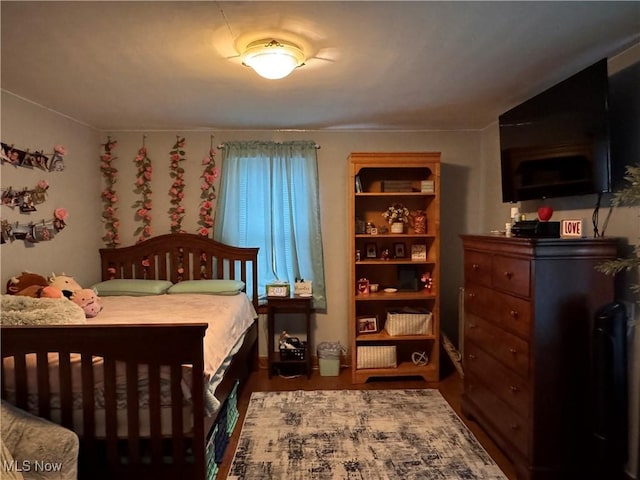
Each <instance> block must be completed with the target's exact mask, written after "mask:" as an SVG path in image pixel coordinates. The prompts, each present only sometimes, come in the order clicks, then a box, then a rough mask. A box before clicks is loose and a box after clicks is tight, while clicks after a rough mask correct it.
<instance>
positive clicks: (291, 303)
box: [267, 296, 313, 378]
mask: <svg viewBox="0 0 640 480" xmlns="http://www.w3.org/2000/svg"><path fill="white" fill-rule="evenodd" d="M281 313H285V314H286V313H302V314H304V317H305V327H306V330H305V333H306V336H307V338H306V344H305V349H304V359H296V358H294V359H283V358H281V356H280V351H279V350H278V351H275V340H274V336H275V317H276V315H278V314H281ZM312 313H313V303H312V298H311V297H297V296H292V297H268V298H267V332H268V333H267V334H268V338H267V348H268V350H269V352H268V357H267V358H268V369H269V378H271V375H272V374H273V369H274V367H276V366H278V365H296V364H297V365H302V366H304V367H305V368H306V372H307V377H308V378H311V314H312Z"/></svg>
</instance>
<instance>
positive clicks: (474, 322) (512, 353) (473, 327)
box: [464, 312, 529, 380]
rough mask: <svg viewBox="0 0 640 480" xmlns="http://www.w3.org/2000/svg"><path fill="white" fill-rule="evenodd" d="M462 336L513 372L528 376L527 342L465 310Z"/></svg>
mask: <svg viewBox="0 0 640 480" xmlns="http://www.w3.org/2000/svg"><path fill="white" fill-rule="evenodd" d="M464 316H465V320H464V338H465V342H466V341H467V340H470V341H471V342H473V343H475V344H476V345H478V346H479V347H480V348H482V349H483V350H484V351H485V352H486V353H488V354H489V355H491V356H493V358H495V359H496V360H498V361H499V362H500V363H502V364H503V365H505V366H507V367H508V368H510V369H511V370H512V371H513V372H515V373H516V374H518V375H520V376H521V377H523V378H524V379H525V380H526V379H528V378H529V343H528V342H526V341H525V340H523V339H521V338H520V337H517V336H515V335H513V334H511V333H509V332H506V331H504V330H502V329H501V328H499V327H497V326H495V325H493V324H492V323H491V322H487V321H486V320H483V319H482V318H480V317H478V316H476V315H474V314H472V313H467V312H465V315H464Z"/></svg>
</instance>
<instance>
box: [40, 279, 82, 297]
mask: <svg viewBox="0 0 640 480" xmlns="http://www.w3.org/2000/svg"><path fill="white" fill-rule="evenodd" d="M47 285H49V286H50V287H56V288H57V289H59V290H61V291H62V294H63V295H64V296H65V297H67V298H69V299H70V298H71V295H73V292H75V291H76V290H82V287H81V286H80V284H79V283H78V282H76V281H75V279H74V278H73V277H70V276H69V275H65V274H64V273H63V274H62V275H56V274H55V273H52V274H51V276H50V277H49V281H48V283H47Z"/></svg>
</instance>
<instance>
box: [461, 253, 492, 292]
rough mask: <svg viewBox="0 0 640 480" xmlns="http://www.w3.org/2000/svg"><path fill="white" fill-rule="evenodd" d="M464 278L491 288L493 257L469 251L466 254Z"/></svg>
mask: <svg viewBox="0 0 640 480" xmlns="http://www.w3.org/2000/svg"><path fill="white" fill-rule="evenodd" d="M464 278H466V279H467V280H469V281H472V282H475V283H479V284H480V285H484V286H486V287H490V286H491V255H489V254H488V253H482V252H476V251H475V250H467V251H466V252H464Z"/></svg>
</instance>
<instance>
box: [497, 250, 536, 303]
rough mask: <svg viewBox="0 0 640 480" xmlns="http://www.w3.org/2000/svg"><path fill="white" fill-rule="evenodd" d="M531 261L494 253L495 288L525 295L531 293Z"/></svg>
mask: <svg viewBox="0 0 640 480" xmlns="http://www.w3.org/2000/svg"><path fill="white" fill-rule="evenodd" d="M530 276H531V263H530V262H529V260H524V259H520V258H513V257H505V256H503V255H494V257H493V259H492V262H491V282H492V285H493V287H494V288H498V289H500V290H503V291H505V292H509V293H513V294H515V295H520V296H523V297H528V296H529V295H530V294H531V288H530V287H531V279H530Z"/></svg>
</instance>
